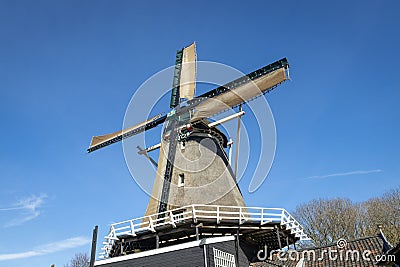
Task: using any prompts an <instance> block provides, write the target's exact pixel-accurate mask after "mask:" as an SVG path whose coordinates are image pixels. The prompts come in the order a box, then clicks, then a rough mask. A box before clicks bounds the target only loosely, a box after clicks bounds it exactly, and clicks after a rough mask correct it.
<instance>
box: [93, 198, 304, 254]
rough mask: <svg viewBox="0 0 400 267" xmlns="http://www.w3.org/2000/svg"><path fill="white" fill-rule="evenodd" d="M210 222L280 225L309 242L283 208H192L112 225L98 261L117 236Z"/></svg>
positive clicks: (300, 228) (182, 208) (195, 206)
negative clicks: (164, 227) (162, 227)
mask: <svg viewBox="0 0 400 267" xmlns="http://www.w3.org/2000/svg"><path fill="white" fill-rule="evenodd" d="M198 221H211V222H213V221H214V222H215V223H216V224H221V222H222V223H223V222H224V221H229V222H230V223H232V222H234V223H238V224H239V225H241V224H244V223H246V222H251V223H253V224H254V223H256V224H259V225H260V226H263V225H266V224H268V223H279V224H280V225H282V226H284V227H285V229H286V230H290V232H291V234H294V235H295V236H296V237H298V238H300V240H308V239H309V238H308V237H307V235H306V234H305V233H304V229H303V227H302V226H301V225H300V223H299V222H297V221H296V220H295V219H294V218H293V217H292V216H291V215H290V214H289V213H288V212H287V211H286V210H285V209H281V208H257V207H237V206H217V205H191V206H185V207H181V208H178V209H173V210H168V211H166V212H162V213H157V214H153V215H150V216H144V217H140V218H135V219H131V220H126V221H122V222H118V223H113V224H112V225H111V227H110V232H109V233H108V235H107V236H105V239H106V241H105V242H103V245H104V246H103V248H102V250H103V251H102V252H101V253H100V258H107V257H108V255H109V253H110V251H111V248H112V246H113V245H114V243H115V241H116V240H118V237H120V236H126V235H127V236H136V235H138V234H140V233H141V232H147V231H152V232H156V229H157V228H158V227H160V226H164V225H171V226H172V227H177V225H179V224H181V223H185V222H194V223H197V222H198Z"/></svg>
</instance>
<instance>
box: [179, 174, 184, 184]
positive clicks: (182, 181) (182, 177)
mask: <svg viewBox="0 0 400 267" xmlns="http://www.w3.org/2000/svg"><path fill="white" fill-rule="evenodd" d="M184 185H185V174H184V173H180V174H179V181H178V187H182V186H184Z"/></svg>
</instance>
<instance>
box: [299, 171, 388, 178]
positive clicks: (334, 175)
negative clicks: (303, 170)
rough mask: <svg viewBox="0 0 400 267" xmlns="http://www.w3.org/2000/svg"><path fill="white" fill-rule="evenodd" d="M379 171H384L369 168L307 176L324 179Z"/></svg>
mask: <svg viewBox="0 0 400 267" xmlns="http://www.w3.org/2000/svg"><path fill="white" fill-rule="evenodd" d="M377 172H382V170H380V169H376V170H367V171H362V170H361V171H351V172H339V173H332V174H326V175H316V176H310V177H307V179H324V178H328V177H337V176H349V175H360V174H370V173H377Z"/></svg>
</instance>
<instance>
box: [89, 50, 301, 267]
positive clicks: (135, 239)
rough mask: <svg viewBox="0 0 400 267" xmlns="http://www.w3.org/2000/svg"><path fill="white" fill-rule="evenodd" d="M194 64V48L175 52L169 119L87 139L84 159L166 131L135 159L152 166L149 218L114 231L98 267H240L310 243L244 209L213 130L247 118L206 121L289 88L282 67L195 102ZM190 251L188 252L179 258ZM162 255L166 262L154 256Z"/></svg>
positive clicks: (221, 140) (271, 217)
mask: <svg viewBox="0 0 400 267" xmlns="http://www.w3.org/2000/svg"><path fill="white" fill-rule="evenodd" d="M196 58H197V55H196V52H195V45H194V44H192V45H190V46H188V47H185V48H183V49H182V50H178V52H177V55H176V61H175V69H174V76H173V83H172V90H171V100H170V108H171V110H170V111H169V112H168V113H167V114H166V115H158V116H155V117H152V118H149V119H147V120H145V121H143V122H141V123H138V124H136V125H134V126H132V127H130V128H127V129H124V130H122V131H118V132H115V133H112V134H106V135H101V136H95V137H93V138H92V142H91V144H90V147H89V148H88V152H93V151H96V150H98V149H100V148H103V147H106V146H108V145H111V144H113V143H116V142H119V141H121V140H123V139H125V138H129V137H131V136H133V135H136V134H138V133H141V132H144V131H147V130H150V129H152V128H154V127H156V126H158V125H162V124H163V125H164V128H163V132H162V137H161V140H160V143H159V144H155V145H153V146H151V147H149V148H145V149H142V148H141V147H140V146H138V149H139V154H142V155H145V156H146V157H147V158H148V159H150V160H151V163H152V164H153V165H156V166H157V173H156V177H155V181H154V185H153V189H152V193H151V197H150V201H149V203H148V206H147V210H146V213H145V215H144V217H140V218H136V219H130V220H127V221H123V222H119V223H115V224H112V225H111V227H110V231H109V234H108V235H107V236H106V242H104V243H103V244H104V247H103V249H102V250H103V252H102V256H101V257H103V258H105V260H100V261H96V263H95V266H106V267H108V266H120V265H118V264H117V265H115V264H116V263H117V262H121V264H123V266H141V265H146V266H147V265H149V266H153V265H154V266H169V265H171V266H176V264H175V259H176V257H178V258H180V259H183V258H185V257H186V256H188V257H189V258H190V257H192V259H191V260H190V261H188V262H187V264H189V265H193V264H194V265H204V266H214V265H213V264H215V266H225V265H218V262H221V261H219V258H221V257H222V258H223V259H222V262H225V263H227V262H229V261H230V263H229V264H230V265H226V266H239V265H241V262H242V263H243V262H245V263H246V264H248V263H250V262H251V261H252V260H253V259H254V257H255V256H256V254H257V251H258V249H259V248H262V247H263V246H266V245H267V244H268V247H269V249H271V250H273V249H276V248H282V247H283V242H284V241H285V242H286V244H287V245H289V244H293V243H294V242H295V241H297V240H299V239H306V238H307V236H306V235H305V234H304V231H303V228H302V227H301V225H300V224H299V223H298V222H297V221H296V220H295V219H294V218H293V217H292V216H291V215H290V214H289V213H287V212H286V210H284V209H280V208H254V207H246V205H245V202H244V200H243V197H242V194H241V192H240V189H239V187H238V185H237V181H236V177H235V175H234V173H233V171H232V167H231V165H230V162H229V159H228V156H227V154H226V151H225V149H226V148H227V145H228V140H227V137H226V136H225V134H224V133H223V132H221V131H220V130H219V129H218V125H219V124H221V123H224V122H226V121H228V120H231V119H234V118H238V119H240V117H241V116H242V115H243V114H244V112H242V111H241V110H240V112H239V113H237V114H235V115H231V116H228V117H226V118H224V119H222V120H220V121H217V122H210V120H209V118H211V117H212V116H213V115H215V114H217V113H221V112H223V111H226V110H230V109H232V108H234V107H236V106H238V105H242V104H243V103H245V102H246V101H249V100H251V99H252V98H255V97H258V96H262V95H263V94H265V93H267V92H269V91H271V90H272V89H274V88H275V87H276V86H278V85H279V84H281V83H282V82H284V81H286V80H288V74H287V71H288V67H289V65H288V62H287V60H286V59H281V60H278V61H276V62H274V63H272V64H269V65H267V66H265V67H263V68H260V69H258V70H256V71H254V72H251V73H249V74H248V75H246V76H243V77H241V78H238V79H236V80H234V81H232V82H230V83H227V84H225V85H223V86H219V87H217V88H215V89H213V90H211V91H208V92H206V93H204V94H202V95H200V96H195V85H196V81H195V77H196ZM155 149H159V157H158V161H157V162H156V161H155V160H153V159H152V158H151V157H149V155H148V154H147V152H149V151H152V150H155ZM217 236H219V237H217ZM212 244H215V245H212ZM216 244H219V245H216ZM220 245H221V246H222V247H224V246H225V252H221V251H222V250H220V248H221V247H219V248H218V246H220ZM228 247H230V249H228V250H230V252H229V253H228V252H226V250H227V248H228ZM189 248H190V251H191V252H190V253H189V255H186V256H184V255H185V253H188V251H189V250H188V249H189ZM199 248H201V249H200V250H199ZM162 253H164V256H165V257H159V256H158V255H160V254H162ZM190 255H191V256H190ZM193 255H197V256H193ZM168 257H169V258H170V262H169V261H168ZM193 257H194V258H193ZM207 257H213V259H214V260H211V259H207ZM246 264H245V265H246ZM184 265H185V264H184ZM121 266H122V265H121Z"/></svg>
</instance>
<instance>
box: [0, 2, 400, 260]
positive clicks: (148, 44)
mask: <svg viewBox="0 0 400 267" xmlns="http://www.w3.org/2000/svg"><path fill="white" fill-rule="evenodd" d="M399 7H400V5H399V3H398V1H350V2H349V1H333V2H332V1H331V2H325V1H304V2H302V3H300V1H259V2H251V3H250V2H245V1H240V2H237V1H221V2H218V3H217V2H215V1H210V2H207V1H197V2H194V3H187V2H184V1H182V2H179V1H159V2H153V3H148V2H145V1H142V2H139V1H137V2H136V1H101V0H100V1H50V0H48V1H45V0H42V1H28V0H27V1H20V0H2V1H0V34H1V42H0V119H1V122H2V124H1V125H2V131H1V132H0V138H1V140H2V146H1V153H0V177H1V182H2V186H1V187H0V236H1V240H2V241H1V242H0V251H1V253H0V266H8V267H13V266H50V264H52V263H55V264H56V266H63V264H64V263H66V262H67V261H68V260H69V259H70V258H71V257H72V256H73V255H74V253H76V252H85V251H88V252H89V250H90V244H89V242H90V238H91V231H92V228H93V226H94V225H96V224H98V225H99V227H100V234H99V237H100V243H101V237H102V236H104V235H105V234H106V232H107V230H108V226H109V224H110V223H112V222H116V221H120V220H124V219H127V218H132V217H140V216H142V214H143V213H144V210H145V208H146V205H147V201H148V196H147V195H146V194H145V193H144V192H143V191H141V190H140V188H139V187H138V186H137V185H136V184H135V183H134V182H133V180H132V178H131V176H130V173H129V171H128V169H127V167H126V165H125V161H124V157H123V153H122V147H121V144H117V145H114V146H111V147H108V148H106V149H104V150H103V151H99V152H98V153H93V154H89V155H88V154H86V153H85V150H86V148H87V146H88V145H89V142H90V138H91V136H92V135H97V134H103V133H108V132H112V131H114V130H117V129H119V128H120V127H121V125H122V122H123V117H124V113H125V109H126V107H127V105H128V103H129V100H130V98H131V96H132V95H133V93H134V92H135V90H136V89H137V88H138V87H139V86H140V85H141V84H142V83H143V82H144V81H145V80H146V79H148V78H149V77H150V76H151V75H153V74H155V73H156V72H158V71H160V70H162V69H164V68H166V67H169V66H171V65H172V64H173V63H174V57H175V52H176V50H177V49H180V48H181V47H183V46H185V45H188V44H190V43H191V42H192V41H196V42H197V52H198V59H199V60H210V61H216V62H221V63H224V64H227V65H230V66H233V67H235V68H237V69H239V70H240V71H243V72H245V73H247V72H250V71H253V70H255V69H257V68H259V67H262V66H264V65H266V64H269V63H271V62H273V61H275V60H277V59H280V58H282V57H287V58H288V60H289V63H290V66H291V78H292V81H291V82H289V83H286V84H284V85H283V86H281V87H279V88H278V89H277V90H275V91H273V93H271V94H268V95H267V100H268V102H269V104H270V106H271V109H272V111H273V114H274V118H275V123H276V127H277V150H276V156H275V161H274V164H273V166H272V169H271V172H270V173H269V176H268V179H267V180H266V181H265V182H264V184H263V185H262V186H261V187H260V189H259V190H258V191H256V192H255V193H252V194H249V193H247V192H246V190H243V191H244V192H243V193H244V196H245V200H246V203H247V204H248V205H251V206H262V207H283V208H286V209H288V210H289V211H290V210H293V209H295V207H296V205H298V204H300V203H303V202H306V201H308V200H310V199H313V198H318V197H348V198H350V199H352V200H354V201H363V200H366V199H368V198H370V197H373V196H378V195H381V194H382V193H383V192H385V191H386V190H388V189H390V188H394V187H396V186H399V174H400V165H399V164H398V159H399V156H400V155H399V153H400V152H399V149H398V148H399V147H400V146H399V145H400V141H399V138H398V136H400V127H399V124H398V119H399V115H400V107H399V104H398V99H399V97H400V92H399V81H398V77H399V74H398V69H399V68H398V66H397V62H398V61H399V59H400V58H399V57H400V56H399V52H398V49H399V47H400V40H399V38H400V37H399V35H398V25H400V20H399V18H398V10H399ZM171 81H172V78H171ZM139 108H140V107H139ZM166 111H167V110H166ZM246 119H247V118H246V117H245V118H244V120H246ZM250 179H251V177H244V178H243V180H242V181H241V186H242V188H245V189H246V188H247V187H248V184H249V182H250Z"/></svg>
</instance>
